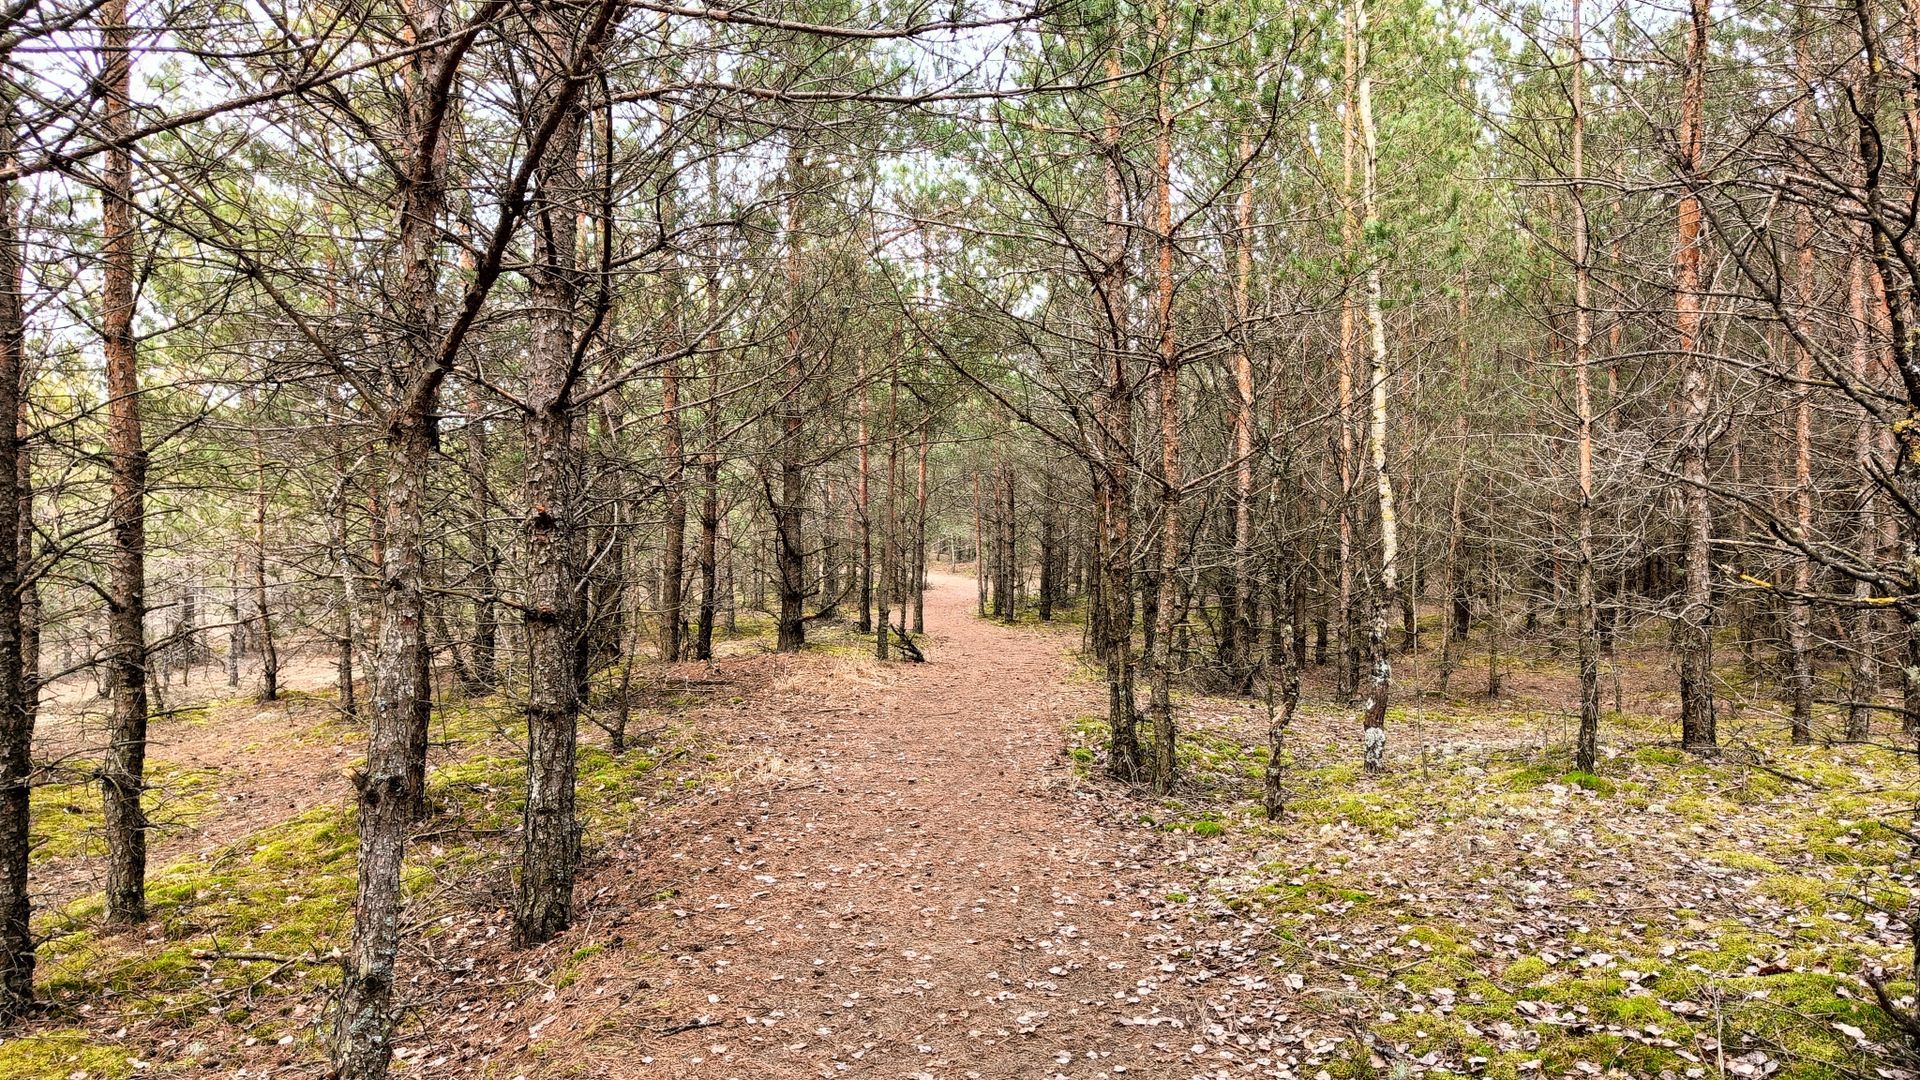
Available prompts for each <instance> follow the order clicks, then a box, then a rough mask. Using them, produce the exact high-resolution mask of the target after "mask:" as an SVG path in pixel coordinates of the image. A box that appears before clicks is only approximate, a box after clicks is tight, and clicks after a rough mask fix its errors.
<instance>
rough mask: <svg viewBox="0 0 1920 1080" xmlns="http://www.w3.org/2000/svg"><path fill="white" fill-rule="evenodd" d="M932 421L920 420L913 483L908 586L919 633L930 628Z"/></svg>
mask: <svg viewBox="0 0 1920 1080" xmlns="http://www.w3.org/2000/svg"><path fill="white" fill-rule="evenodd" d="M932 423H933V418H932V417H927V418H926V419H923V420H922V421H921V422H920V468H919V475H918V479H916V480H915V481H914V487H913V559H912V563H913V583H912V584H911V585H910V586H909V590H910V593H909V595H910V596H911V597H912V599H913V632H914V633H916V634H924V633H926V631H927V453H928V451H929V448H930V444H929V439H930V438H931V437H932V435H931V432H930V431H929V430H928V428H929V427H930V426H931V425H932Z"/></svg>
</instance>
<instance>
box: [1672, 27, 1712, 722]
mask: <svg viewBox="0 0 1920 1080" xmlns="http://www.w3.org/2000/svg"><path fill="white" fill-rule="evenodd" d="M1690 10H1691V23H1690V30H1691V32H1690V33H1689V35H1688V37H1687V49H1686V62H1685V72H1684V78H1683V82H1682V86H1681V98H1680V133H1679V147H1680V163H1679V164H1680V181H1681V183H1682V184H1683V185H1685V190H1684V191H1683V193H1682V194H1681V196H1680V212H1679V228H1678V240H1677V242H1676V244H1675V246H1674V256H1673V264H1674V305H1675V319H1674V321H1675V326H1676V328H1677V330H1678V335H1679V341H1678V350H1679V353H1680V362H1681V365H1682V367H1681V385H1680V407H1681V412H1682V419H1683V428H1682V431H1681V439H1682V446H1681V448H1680V476H1681V481H1682V483H1683V485H1684V487H1685V490H1684V491H1683V493H1682V497H1683V499H1684V500H1685V505H1686V584H1685V587H1684V588H1683V589H1682V591H1681V595H1680V613H1679V619H1678V621H1677V622H1676V624H1675V631H1676V633H1675V637H1676V641H1675V649H1676V651H1677V652H1678V653H1679V660H1680V742H1681V745H1683V746H1685V747H1687V748H1688V749H1692V750H1704V749H1710V748H1711V747H1712V746H1713V745H1714V743H1715V741H1716V738H1715V732H1714V706H1713V577H1712V569H1713V568H1712V562H1711V550H1710V545H1711V543H1712V538H1713V512H1712V508H1711V506H1710V505H1709V504H1708V501H1707V487H1706V485H1707V439H1708V436H1709V434H1710V432H1709V425H1710V423H1711V416H1710V413H1711V411H1712V408H1713V392H1712V388H1711V386H1710V384H1709V380H1710V375H1711V373H1710V372H1709V370H1708V367H1707V361H1706V359H1705V357H1703V356H1701V355H1700V353H1699V338H1700V322H1701V315H1702V311H1703V298H1704V293H1703V286H1702V283H1701V269H1700V263H1701V256H1702V252H1703V249H1704V247H1705V237H1704V236H1703V235H1702V217H1701V212H1700V199H1699V195H1698V194H1697V188H1698V185H1699V184H1700V183H1701V182H1702V175H1701V162H1702V153H1703V150H1704V143H1705V119H1704V115H1703V114H1704V109H1705V104H1704V101H1705V96H1706V71H1707V21H1708V19H1709V17H1710V12H1709V8H1708V0H1691V7H1690Z"/></svg>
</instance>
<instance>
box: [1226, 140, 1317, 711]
mask: <svg viewBox="0 0 1920 1080" xmlns="http://www.w3.org/2000/svg"><path fill="white" fill-rule="evenodd" d="M1238 154H1239V158H1240V167H1241V169H1242V170H1243V175H1242V179H1241V181H1240V191H1239V194H1238V195H1237V196H1236V197H1235V198H1234V200H1233V225H1234V227H1233V230H1232V231H1231V232H1229V233H1228V234H1227V236H1228V240H1229V244H1228V247H1229V249H1230V250H1231V251H1232V254H1233V338H1234V342H1233V346H1234V347H1233V386H1234V391H1235V394H1236V400H1235V402H1234V405H1235V408H1234V412H1233V459H1234V460H1233V479H1234V487H1233V490H1234V503H1233V578H1232V580H1233V597H1234V602H1233V604H1231V605H1229V607H1230V608H1231V612H1230V614H1229V615H1228V617H1227V618H1226V625H1225V626H1224V627H1223V628H1222V629H1223V631H1224V633H1225V637H1226V641H1227V648H1226V650H1225V651H1226V654H1227V656H1226V661H1227V662H1226V669H1227V679H1228V681H1229V682H1231V683H1232V684H1233V688H1234V689H1235V690H1237V691H1239V692H1241V693H1246V692H1248V691H1250V690H1252V689H1253V673H1254V667H1255V665H1254V662H1253V657H1252V650H1253V649H1254V647H1255V641H1254V609H1255V608H1256V607H1257V606H1258V605H1257V604H1256V603H1255V602H1254V583H1253V480H1254V476H1253V404H1254V402H1253V351H1252V349H1251V348H1249V347H1248V341H1247V338H1248V335H1249V334H1250V333H1251V319H1252V309H1251V301H1250V299H1249V296H1248V293H1249V289H1250V287H1251V284H1252V278H1253V170H1252V160H1253V138H1252V136H1250V135H1248V134H1246V133H1244V132H1242V133H1241V134H1240V136H1239V148H1238ZM1278 614H1279V613H1278V612H1276V613H1275V615H1276V617H1277V616H1278ZM1295 681H1296V683H1297V682H1298V675H1297V673H1296V675H1295Z"/></svg>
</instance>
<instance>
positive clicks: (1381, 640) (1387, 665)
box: [1352, 0, 1400, 770]
mask: <svg viewBox="0 0 1920 1080" xmlns="http://www.w3.org/2000/svg"><path fill="white" fill-rule="evenodd" d="M1352 12H1353V23H1352V26H1353V36H1354V38H1355V39H1356V42H1357V47H1356V52H1357V55H1358V61H1357V63H1358V67H1359V69H1360V71H1359V87H1358V91H1357V94H1356V99H1355V100H1356V105H1357V112H1358V113H1359V121H1360V142H1361V148H1362V164H1363V168H1362V170H1361V182H1360V212H1361V215H1362V219H1363V222H1364V224H1363V225H1362V227H1361V235H1362V237H1363V238H1364V237H1368V236H1371V235H1372V234H1373V232H1374V227H1375V225H1376V223H1377V222H1378V221H1379V206H1378V197H1377V192H1376V184H1377V173H1378V168H1379V146H1378V142H1379V140H1378V136H1377V134H1376V132H1375V130H1374V123H1373V76H1372V73H1371V72H1370V71H1369V70H1368V61H1367V9H1366V3H1365V0H1354V3H1353V8H1352ZM1380 294H1381V286H1380V263H1379V261H1378V260H1377V259H1375V258H1373V257H1372V255H1371V253H1369V256H1368V259H1367V269H1366V294H1365V295H1366V316H1367V344H1368V347H1369V350H1370V354H1371V358H1372V362H1373V370H1372V372H1371V374H1370V375H1369V381H1370V382H1371V384H1372V386H1371V393H1370V394H1369V398H1370V399H1371V400H1370V404H1371V408H1370V409H1369V417H1368V425H1367V449H1368V451H1369V453H1370V454H1371V456H1372V459H1373V460H1372V464H1373V480H1374V492H1375V495H1376V496H1377V497H1378V499H1379V502H1380V584H1379V588H1378V589H1377V590H1376V591H1375V593H1374V595H1373V598H1372V599H1373V609H1372V612H1371V613H1370V614H1371V618H1370V620H1369V625H1368V631H1367V647H1368V651H1369V652H1370V653H1371V654H1372V655H1371V657H1370V659H1371V661H1372V664H1371V669H1370V673H1369V681H1368V686H1367V696H1366V699H1365V701H1364V702H1363V703H1362V706H1361V708H1362V712H1363V713H1364V715H1365V720H1364V724H1363V729H1362V730H1363V734H1362V736H1361V745H1362V748H1363V750H1364V753H1365V758H1366V765H1367V768H1368V769H1369V770H1378V769H1380V768H1382V767H1384V765H1385V763H1386V752H1387V697H1388V694H1389V692H1390V691H1391V690H1392V684H1393V653H1392V650H1391V649H1390V648H1389V647H1388V643H1387V613H1388V612H1390V611H1391V610H1393V607H1394V604H1395V603H1396V601H1397V600H1398V598H1399V588H1400V524H1399V520H1398V518H1397V517H1396V516H1395V512H1394V501H1393V500H1394V493H1393V477H1392V475H1391V474H1390V473H1389V472H1388V471H1387V381H1388V371H1387V365H1388V356H1387V325H1386V318H1385V316H1384V314H1383V313H1382V311H1381V295H1380Z"/></svg>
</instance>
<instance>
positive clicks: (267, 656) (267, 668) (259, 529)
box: [253, 432, 280, 701]
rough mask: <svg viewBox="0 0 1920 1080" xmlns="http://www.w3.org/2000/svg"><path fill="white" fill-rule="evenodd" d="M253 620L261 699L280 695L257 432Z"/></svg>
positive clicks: (263, 465)
mask: <svg viewBox="0 0 1920 1080" xmlns="http://www.w3.org/2000/svg"><path fill="white" fill-rule="evenodd" d="M253 619H254V625H255V626H256V627H258V628H259V631H258V632H259V635H260V692H259V695H258V696H259V699H260V700H261V701H278V700H279V698H280V653H279V651H278V650H276V649H275V648H274V645H273V618H272V616H271V615H269V614H268V608H267V459H266V447H265V446H264V445H263V444H262V442H261V439H260V436H259V433H258V432H256V433H255V436H254V443H253Z"/></svg>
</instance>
